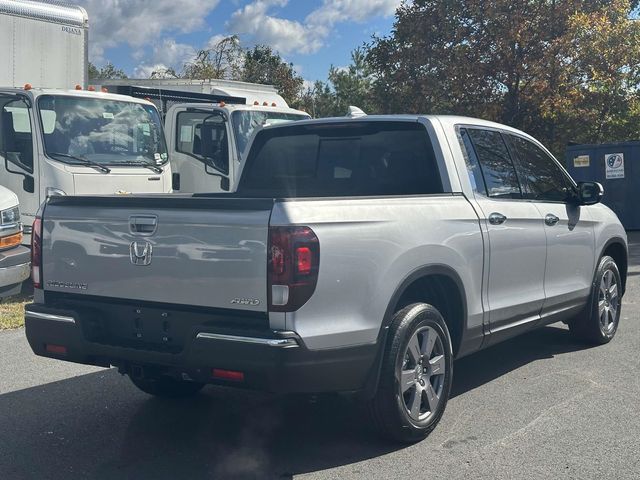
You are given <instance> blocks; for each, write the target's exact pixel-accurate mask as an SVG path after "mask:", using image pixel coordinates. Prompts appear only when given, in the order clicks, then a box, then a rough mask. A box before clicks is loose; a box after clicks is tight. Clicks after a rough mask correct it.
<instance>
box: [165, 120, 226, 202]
mask: <svg viewBox="0 0 640 480" xmlns="http://www.w3.org/2000/svg"><path fill="white" fill-rule="evenodd" d="M171 115H172V118H171V119H170V122H169V123H170V125H171V126H172V127H169V128H171V130H172V131H170V130H169V129H167V132H168V133H167V134H168V135H171V136H172V137H173V138H172V139H171V141H170V142H169V144H170V146H171V147H170V148H171V153H170V156H171V171H172V172H173V179H174V181H173V188H174V191H176V192H181V193H221V192H226V191H229V184H230V183H232V182H230V177H231V175H232V163H233V162H231V161H230V158H231V142H230V138H231V137H230V132H229V125H228V122H227V121H226V118H225V114H224V113H223V112H222V111H221V110H216V109H213V110H211V111H207V110H201V109H192V108H176V109H174V111H173V112H171Z"/></svg>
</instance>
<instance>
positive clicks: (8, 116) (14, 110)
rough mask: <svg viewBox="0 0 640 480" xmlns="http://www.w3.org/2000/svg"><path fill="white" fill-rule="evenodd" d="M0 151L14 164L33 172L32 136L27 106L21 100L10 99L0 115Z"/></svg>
mask: <svg viewBox="0 0 640 480" xmlns="http://www.w3.org/2000/svg"><path fill="white" fill-rule="evenodd" d="M0 153H2V155H3V156H4V155H6V156H7V159H8V160H9V161H10V162H11V163H13V164H14V165H18V166H20V167H22V168H23V169H25V170H27V171H28V172H33V137H32V132H31V120H30V119H29V107H28V106H27V104H26V103H25V102H24V101H23V100H11V101H9V102H7V103H5V104H4V105H3V107H2V113H1V116H0Z"/></svg>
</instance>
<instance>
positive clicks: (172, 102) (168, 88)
mask: <svg viewBox="0 0 640 480" xmlns="http://www.w3.org/2000/svg"><path fill="white" fill-rule="evenodd" d="M97 82H101V85H102V86H107V87H108V88H109V90H111V91H116V92H119V93H124V94H126V95H131V96H134V97H139V98H147V99H149V100H151V101H153V102H154V103H155V104H156V106H157V107H158V108H159V109H160V111H161V112H162V113H163V115H164V117H165V123H164V127H165V132H166V136H167V144H168V150H169V156H170V158H171V171H172V173H173V181H172V187H173V191H174V192H181V193H222V192H229V191H235V189H236V187H237V184H238V180H239V178H240V173H241V171H242V166H243V159H244V157H243V156H244V153H245V151H246V147H247V146H248V144H249V142H250V139H251V137H252V136H253V135H254V134H255V132H256V131H257V130H258V129H259V128H261V127H262V126H264V125H269V124H275V123H281V122H289V121H295V120H306V119H308V118H310V116H309V114H307V113H306V112H303V111H301V110H296V109H293V108H290V107H289V105H287V102H286V101H285V100H284V98H282V97H281V96H280V95H279V94H278V91H277V90H276V88H275V87H273V86H272V85H258V84H255V83H246V82H236V81H229V80H215V79H214V80H188V79H159V80H156V79H144V80H143V79H136V80H102V81H100V80H97ZM205 173H206V175H205Z"/></svg>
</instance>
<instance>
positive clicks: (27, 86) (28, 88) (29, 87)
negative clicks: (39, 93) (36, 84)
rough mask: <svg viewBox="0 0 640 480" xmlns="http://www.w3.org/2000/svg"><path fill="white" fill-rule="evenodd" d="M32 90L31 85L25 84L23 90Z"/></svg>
mask: <svg viewBox="0 0 640 480" xmlns="http://www.w3.org/2000/svg"><path fill="white" fill-rule="evenodd" d="M32 88H33V87H32V86H31V84H30V83H25V84H24V89H25V90H31V89H32Z"/></svg>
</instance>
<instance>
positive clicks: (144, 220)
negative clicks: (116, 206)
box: [129, 215, 158, 235]
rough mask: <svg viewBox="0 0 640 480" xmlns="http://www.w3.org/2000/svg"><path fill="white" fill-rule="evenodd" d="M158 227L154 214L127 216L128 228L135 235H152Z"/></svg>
mask: <svg viewBox="0 0 640 480" xmlns="http://www.w3.org/2000/svg"><path fill="white" fill-rule="evenodd" d="M157 228H158V217H156V216H155V215H135V216H132V217H129V230H130V231H131V233H133V234H135V235H153V234H154V233H156V229H157Z"/></svg>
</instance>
